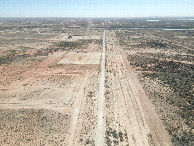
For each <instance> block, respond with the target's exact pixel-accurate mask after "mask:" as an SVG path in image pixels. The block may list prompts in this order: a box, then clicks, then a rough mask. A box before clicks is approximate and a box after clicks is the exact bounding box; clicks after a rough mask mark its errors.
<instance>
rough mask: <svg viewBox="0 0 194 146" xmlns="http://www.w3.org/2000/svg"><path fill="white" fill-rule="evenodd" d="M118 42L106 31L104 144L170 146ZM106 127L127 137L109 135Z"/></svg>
mask: <svg viewBox="0 0 194 146" xmlns="http://www.w3.org/2000/svg"><path fill="white" fill-rule="evenodd" d="M118 44H119V43H118V41H117V39H116V35H115V33H114V32H107V53H106V74H107V75H106V84H105V87H108V88H109V92H110V93H108V94H106V95H105V113H106V127H105V128H106V132H105V133H108V135H106V144H107V145H116V144H117V145H127V144H128V145H138V146H139V145H151V144H155V145H171V142H170V139H169V136H168V134H167V132H166V130H165V129H164V126H163V125H162V123H161V121H160V120H159V118H158V116H157V114H156V112H155V110H154V108H153V106H152V105H151V102H149V100H148V97H147V96H146V95H145V93H144V91H143V89H142V87H141V85H140V84H139V81H138V79H137V76H136V74H135V73H134V72H133V70H132V68H131V67H130V65H129V62H128V60H127V58H126V55H125V53H124V52H123V50H122V49H121V47H120V46H119V45H118ZM109 129H113V131H116V132H114V133H123V134H125V135H127V138H125V140H123V139H121V138H120V139H119V138H118V136H114V135H113V136H110V134H109V133H110V132H111V131H110V130H109ZM125 132H126V133H125ZM161 133H163V135H161ZM113 138H114V139H113ZM111 140H112V142H111Z"/></svg>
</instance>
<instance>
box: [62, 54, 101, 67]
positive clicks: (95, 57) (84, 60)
mask: <svg viewBox="0 0 194 146" xmlns="http://www.w3.org/2000/svg"><path fill="white" fill-rule="evenodd" d="M100 56H101V53H96V52H94V53H87V52H86V53H80V52H69V53H67V54H66V55H65V56H64V58H63V59H62V60H60V61H59V62H58V64H99V63H100Z"/></svg>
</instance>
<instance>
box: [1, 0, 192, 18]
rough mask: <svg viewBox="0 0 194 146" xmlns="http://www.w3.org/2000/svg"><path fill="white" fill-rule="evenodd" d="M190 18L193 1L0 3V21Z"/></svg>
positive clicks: (42, 0)
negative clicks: (70, 18) (17, 18)
mask: <svg viewBox="0 0 194 146" xmlns="http://www.w3.org/2000/svg"><path fill="white" fill-rule="evenodd" d="M149 16H194V0H0V17H149Z"/></svg>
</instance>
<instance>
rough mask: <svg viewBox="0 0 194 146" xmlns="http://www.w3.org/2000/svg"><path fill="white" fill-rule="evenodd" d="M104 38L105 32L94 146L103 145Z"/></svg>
mask: <svg viewBox="0 0 194 146" xmlns="http://www.w3.org/2000/svg"><path fill="white" fill-rule="evenodd" d="M105 38H106V31H104V34H103V52H102V60H101V75H100V88H99V103H98V104H99V106H98V129H97V138H96V145H97V146H101V145H103V143H104V99H105V98H104V83H105V55H106V49H105Z"/></svg>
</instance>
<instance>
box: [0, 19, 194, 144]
mask: <svg viewBox="0 0 194 146" xmlns="http://www.w3.org/2000/svg"><path fill="white" fill-rule="evenodd" d="M161 21H162V20H161ZM134 22H135V23H134ZM178 24H179V23H178V22H177V21H175V22H174V21H173V22H171V20H163V21H162V22H149V21H146V20H120V19H118V20H112V19H109V20H103V19H102V20H101V19H75V20H72V19H70V18H69V19H67V20H65V19H62V18H61V19H60V18H59V19H54V18H53V19H46V18H45V19H27V18H26V19H19V20H18V19H2V20H1V24H0V31H1V33H0V145H2V146H4V145H18V146H20V145H25V146H26V145H51V146H53V145H65V146H66V145H68V146H78V145H88V146H89V145H97V146H102V145H107V146H112V145H120V146H131V145H136V146H144V145H150V146H152V145H157V146H158V145H161V146H170V145H180V146H181V145H192V144H193V134H192V132H193V131H192V129H193V127H192V125H193V120H192V119H193V117H192V114H193V99H192V96H193V64H194V62H193V50H194V44H193V34H194V33H193V31H192V30H188V29H189V28H190V26H192V23H190V22H188V23H186V22H183V23H181V25H180V26H181V27H183V28H182V29H186V30H181V31H175V30H165V29H171V28H175V27H174V26H177V25H178ZM163 25H165V26H166V27H165V28H160V29H159V28H156V27H159V26H163ZM130 27H132V28H130ZM137 27H138V28H137ZM150 27H152V28H150Z"/></svg>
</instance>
